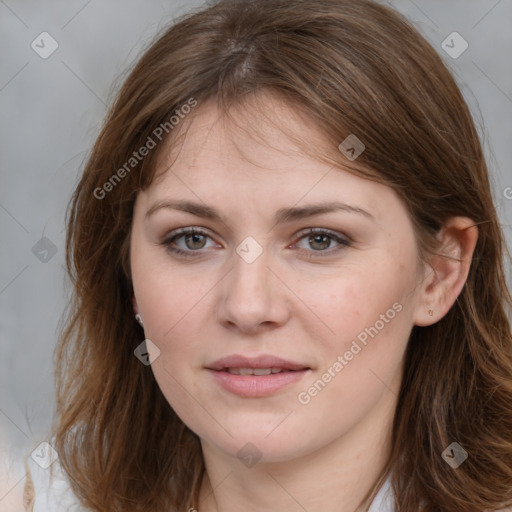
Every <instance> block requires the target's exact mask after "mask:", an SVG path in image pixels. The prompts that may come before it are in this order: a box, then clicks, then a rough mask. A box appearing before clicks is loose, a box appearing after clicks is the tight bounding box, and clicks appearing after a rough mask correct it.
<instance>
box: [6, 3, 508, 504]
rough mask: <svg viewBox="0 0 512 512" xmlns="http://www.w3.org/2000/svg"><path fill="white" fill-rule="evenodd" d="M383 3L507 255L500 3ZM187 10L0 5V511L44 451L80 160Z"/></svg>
mask: <svg viewBox="0 0 512 512" xmlns="http://www.w3.org/2000/svg"><path fill="white" fill-rule="evenodd" d="M387 3H389V4H391V5H392V6H394V7H395V8H396V9H397V10H399V11H401V12H403V13H404V14H405V15H406V16H407V17H408V18H409V19H410V20H411V21H412V22H413V23H414V24H415V25H416V26H417V27H418V28H419V29H420V31H421V32H422V33H423V35H424V36H425V37H426V38H427V39H428V40H430V42H431V43H432V44H433V45H434V46H435V47H436V48H437V49H438V51H439V53H440V54H441V55H443V57H444V58H445V61H446V62H447V63H448V65H449V66H450V67H451V69H452V70H453V72H454V74H455V76H456V78H457V80H458V83H459V85H460V87H461V88H462V91H463V94H464V96H465V98H466V100H467V101H468V103H469V105H470V108H471V110H472V112H473V114H474V117H475V119H476V122H477V125H478V127H479V130H480V133H481V136H482V140H483V142H484V145H485V151H486V154H487V157H488V163H489V167H490V171H491V179H492V182H493V187H494V191H495V197H496V207H497V209H498V213H499V215H500V218H501V220H502V223H503V226H504V230H505V233H506V235H507V239H508V242H509V246H510V240H511V237H512V234H511V229H510V219H511V218H512V193H510V194H507V193H506V190H507V187H512V170H511V163H512V144H511V142H512V141H511V131H512V130H511V126H512V59H511V57H510V56H511V55H512V0H415V1H412V0H393V1H390V2H387ZM200 4H201V2H197V1H188V2H186V1H184V0H182V1H177V0H172V1H171V0H168V1H164V0H146V1H142V0H123V1H121V0H108V1H103V2H100V1H99V0H89V1H87V0H71V1H70V0H67V1H64V0H57V1H50V2H36V0H26V1H25V0H23V1H22V0H6V1H2V0H0V27H1V31H0V38H1V40H0V44H1V48H2V54H1V63H0V112H1V116H2V123H1V124H0V134H1V136H0V155H1V175H0V176H1V181H0V183H1V186H0V236H1V244H0V251H1V255H0V261H1V265H0V312H1V314H0V333H1V337H0V350H1V352H0V354H1V357H0V509H1V510H2V511H10V510H22V506H21V493H22V489H23V484H24V471H23V466H22V464H21V457H22V455H23V454H24V453H26V452H28V451H29V450H32V449H33V448H35V447H36V446H37V445H38V444H39V443H40V442H41V441H44V440H46V439H47V430H48V428H49V425H50V422H51V419H52V415H53V414H54V410H55V404H54V389H53V380H52V379H53V376H52V371H53V369H52V357H53V349H54V347H55V344H56V338H57V327H58V322H59V318H60V316H61V314H62V312H63V310H64V307H65V301H66V293H67V291H66V290H67V289H68V288H69V287H68V286H67V285H66V277H65V273H64V270H63V263H64V252H63V251H64V232H63V230H64V213H65V209H66V206H67V202H68V200H69V198H70V196H71V192H72V190H73V187H74V185H75V183H76V180H77V177H78V175H79V173H80V170H81V168H82V165H83V163H84V158H85V157H86V154H87V151H88V150H89V149H90V147H91V145H92V143H93V141H94V139H95V137H96V135H97V134H98V129H99V126H100V123H101V120H102V118H103V115H104V113H105V110H106V105H107V104H109V103H110V101H111V100H112V99H113V95H114V92H115V90H116V87H117V86H118V85H119V84H120V83H121V80H122V77H124V76H126V72H127V69H128V68H129V66H130V65H131V64H132V63H133V62H134V61H135V60H136V58H137V56H138V55H140V52H141V49H142V47H144V46H145V45H147V44H148V43H149V42H150V40H151V39H152V37H153V36H154V34H155V33H156V32H157V31H158V30H160V29H161V28H162V27H163V26H164V25H166V24H167V23H168V22H170V21H171V20H172V19H173V18H174V17H175V16H176V15H177V14H182V13H183V12H185V11H187V10H188V9H190V8H192V7H195V6H197V5H200ZM43 31H46V32H48V33H50V34H51V36H52V37H53V38H54V39H55V40H56V41H57V42H58V45H59V46H58V48H57V50H56V51H55V52H54V53H53V54H52V55H51V56H50V57H48V58H47V59H43V58H41V57H40V56H39V55H38V54H37V53H36V52H35V51H34V50H33V49H32V48H31V43H32V41H34V40H35V39H36V38H37V36H39V34H40V33H41V32H43ZM453 31H457V32H459V33H460V34H461V35H462V36H463V38H464V39H465V40H466V41H467V42H468V44H469V47H468V49H467V50H466V51H465V52H464V53H463V54H462V55H461V56H460V57H458V58H456V59H454V58H452V57H450V56H449V55H448V54H447V53H446V52H445V51H444V50H443V49H442V46H441V43H442V42H443V41H444V40H445V39H446V37H447V36H448V35H449V34H451V33H452V32H453ZM37 41H40V39H37V40H36V42H37ZM507 195H508V198H507V197H506V196H507ZM43 236H44V237H46V238H47V239H49V240H51V242H52V244H54V246H55V249H56V251H57V252H56V253H55V255H54V256H53V257H51V258H50V259H49V260H48V261H47V262H46V263H44V262H43V261H41V260H40V258H41V257H43V256H44V254H43V253H42V252H39V253H38V254H39V257H36V254H34V252H33V250H32V248H33V247H34V245H35V244H36V243H37V242H38V241H39V240H40V239H41V238H42V237H43ZM36 247H37V246H36ZM51 255H52V253H51V252H49V253H48V256H46V257H47V258H48V257H50V256H51ZM507 272H508V273H509V270H507ZM509 278H510V274H509Z"/></svg>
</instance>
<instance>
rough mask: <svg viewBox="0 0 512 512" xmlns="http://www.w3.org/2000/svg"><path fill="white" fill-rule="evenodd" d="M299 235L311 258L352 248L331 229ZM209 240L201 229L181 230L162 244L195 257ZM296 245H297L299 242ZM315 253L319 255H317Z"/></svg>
mask: <svg viewBox="0 0 512 512" xmlns="http://www.w3.org/2000/svg"><path fill="white" fill-rule="evenodd" d="M299 235H301V236H300V238H299V242H300V241H302V240H306V242H307V244H308V246H309V247H310V248H312V249H313V250H308V249H302V250H303V251H304V252H305V253H307V256H308V257H310V258H317V257H322V256H327V255H332V254H333V253H335V252H338V251H339V250H341V249H343V248H344V247H348V246H350V239H348V238H347V237H344V236H343V235H340V234H338V233H336V232H334V231H331V230H329V229H323V228H309V229H307V230H306V231H302V232H301V233H299ZM208 239H210V240H211V237H210V235H209V234H208V233H207V232H206V231H204V230H202V229H200V228H196V227H190V228H180V229H178V230H176V231H173V232H171V233H170V235H169V236H168V237H167V238H166V239H165V240H164V241H163V242H162V245H163V246H164V247H165V248H166V249H167V250H168V251H169V252H171V253H173V254H177V255H180V256H185V257H194V256H199V255H200V254H202V252H201V249H204V248H206V243H207V240H208ZM180 240H182V242H183V244H184V247H183V245H182V246H181V247H180V246H179V245H178V241H180ZM333 242H334V243H336V244H337V245H336V246H335V247H334V248H332V244H333ZM295 245H297V242H296V243H295ZM214 247H218V246H214ZM315 252H316V253H318V254H315ZM194 253H197V254H194Z"/></svg>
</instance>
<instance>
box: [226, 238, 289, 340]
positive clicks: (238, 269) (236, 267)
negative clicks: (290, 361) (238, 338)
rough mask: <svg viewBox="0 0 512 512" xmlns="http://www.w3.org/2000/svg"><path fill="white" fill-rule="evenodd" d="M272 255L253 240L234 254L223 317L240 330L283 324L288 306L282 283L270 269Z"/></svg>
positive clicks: (240, 245)
mask: <svg viewBox="0 0 512 512" xmlns="http://www.w3.org/2000/svg"><path fill="white" fill-rule="evenodd" d="M270 256H271V252H270V251H269V250H268V249H266V248H264V247H263V246H262V245H261V244H260V243H259V242H257V241H256V240H255V239H254V238H252V237H247V238H246V239H244V240H243V241H242V242H241V243H240V244H239V245H238V246H237V247H236V253H235V254H233V268H232V271H231V272H230V273H229V275H228V276H227V278H226V283H225V286H224V288H223V290H224V297H223V301H222V303H223V304H224V307H223V308H222V310H221V317H222V320H224V321H229V322H231V323H234V324H237V325H238V327H240V328H241V329H247V330H253V329H255V328H256V327H257V326H258V325H259V324H261V323H263V322H274V323H279V322H282V321H283V320H284V318H285V316H286V305H285V303H284V300H283V299H284V297H283V295H282V293H283V290H279V286H280V283H279V281H278V280H276V279H275V277H274V276H273V274H272V272H271V271H270V270H269V268H268V267H272V262H271V261H270V260H271V257H270Z"/></svg>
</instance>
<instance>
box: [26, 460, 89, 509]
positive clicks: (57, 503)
mask: <svg viewBox="0 0 512 512" xmlns="http://www.w3.org/2000/svg"><path fill="white" fill-rule="evenodd" d="M50 469H51V470H52V472H50ZM25 470H26V472H27V475H26V476H27V479H26V483H25V488H24V492H23V503H24V507H25V511H26V512H60V511H62V512H64V511H66V512H84V511H85V509H84V508H83V507H82V506H81V505H80V503H79V501H78V498H77V497H76V496H75V494H74V493H73V491H72V490H71V487H70V485H69V481H68V479H67V478H66V475H65V473H64V471H63V470H62V468H61V466H60V464H59V460H58V459H56V460H54V461H53V462H52V464H51V468H50V466H48V467H43V466H40V465H39V464H38V463H37V462H35V461H34V459H33V458H32V456H30V455H29V456H28V457H27V459H26V461H25Z"/></svg>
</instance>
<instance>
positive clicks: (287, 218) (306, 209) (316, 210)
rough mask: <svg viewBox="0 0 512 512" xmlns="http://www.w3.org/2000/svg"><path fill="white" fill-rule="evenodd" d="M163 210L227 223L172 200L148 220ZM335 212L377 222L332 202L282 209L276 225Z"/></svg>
mask: <svg viewBox="0 0 512 512" xmlns="http://www.w3.org/2000/svg"><path fill="white" fill-rule="evenodd" d="M162 208H167V209H171V210H179V211H183V212H187V213H191V214H192V215H196V216H197V217H202V218H204V219H210V220H214V221H219V222H222V223H225V220H224V219H223V217H222V215H221V214H220V213H219V212H218V211H217V210H216V209H215V208H213V207H211V206H207V205H205V204H201V203H195V202H193V201H183V200H171V199H164V200H162V201H158V202H157V203H155V204H154V205H153V206H151V207H150V208H149V210H148V211H147V212H146V219H147V218H149V217H150V216H151V215H152V214H153V213H155V212H156V211H157V210H160V209H162ZM335 211H343V212H347V213H355V214H359V215H363V216H364V217H366V218H368V219H370V220H373V221H374V222H376V219H375V217H374V216H373V215H372V214H371V213H369V212H367V211H366V210H363V209H362V208H359V207H358V206H352V205H350V204H346V203H341V202H338V201H330V202H325V203H313V204H310V205H307V206H300V207H288V208H280V209H279V210H277V212H276V214H275V216H274V223H275V224H284V223H287V222H293V221H297V220H301V219H305V218H307V217H312V216H314V215H321V214H323V213H331V212H335Z"/></svg>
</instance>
